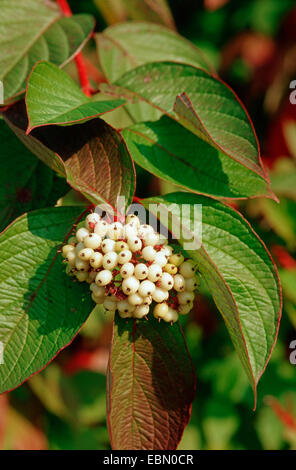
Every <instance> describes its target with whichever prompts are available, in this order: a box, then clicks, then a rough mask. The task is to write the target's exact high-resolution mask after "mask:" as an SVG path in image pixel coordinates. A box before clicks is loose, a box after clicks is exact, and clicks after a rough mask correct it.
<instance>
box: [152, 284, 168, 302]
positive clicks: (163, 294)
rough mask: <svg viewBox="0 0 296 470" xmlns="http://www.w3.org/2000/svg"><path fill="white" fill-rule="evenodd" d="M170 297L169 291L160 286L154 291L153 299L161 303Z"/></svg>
mask: <svg viewBox="0 0 296 470" xmlns="http://www.w3.org/2000/svg"><path fill="white" fill-rule="evenodd" d="M168 298H169V293H168V291H167V290H165V289H161V288H160V287H157V288H156V289H155V290H154V292H153V293H152V299H153V300H154V302H157V303H161V302H164V301H165V300H167V299H168Z"/></svg>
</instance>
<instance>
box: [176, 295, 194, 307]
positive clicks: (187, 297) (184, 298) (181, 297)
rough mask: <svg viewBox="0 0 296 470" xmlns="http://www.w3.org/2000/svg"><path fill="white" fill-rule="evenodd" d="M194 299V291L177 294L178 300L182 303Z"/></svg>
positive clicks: (187, 302)
mask: <svg viewBox="0 0 296 470" xmlns="http://www.w3.org/2000/svg"><path fill="white" fill-rule="evenodd" d="M193 300H194V293H193V292H180V293H179V294H178V301H179V303H180V304H181V305H182V304H183V305H185V304H190V302H193Z"/></svg>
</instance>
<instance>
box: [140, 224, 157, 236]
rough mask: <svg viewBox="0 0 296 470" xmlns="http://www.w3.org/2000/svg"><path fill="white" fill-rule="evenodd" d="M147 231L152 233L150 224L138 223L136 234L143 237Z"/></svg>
mask: <svg viewBox="0 0 296 470" xmlns="http://www.w3.org/2000/svg"><path fill="white" fill-rule="evenodd" d="M148 233H154V228H153V227H151V225H146V224H144V225H140V227H139V229H138V234H139V237H140V238H144V237H145V236H146V235H148Z"/></svg>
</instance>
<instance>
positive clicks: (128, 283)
mask: <svg viewBox="0 0 296 470" xmlns="http://www.w3.org/2000/svg"><path fill="white" fill-rule="evenodd" d="M139 285H140V282H139V281H138V279H136V278H135V277H134V276H131V277H128V278H127V279H124V281H122V290H123V293H124V294H125V295H131V294H135V293H136V292H137V290H138V288H139Z"/></svg>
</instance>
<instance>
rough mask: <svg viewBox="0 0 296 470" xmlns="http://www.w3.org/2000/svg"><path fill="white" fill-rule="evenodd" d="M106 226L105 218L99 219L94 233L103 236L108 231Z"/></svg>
mask: <svg viewBox="0 0 296 470" xmlns="http://www.w3.org/2000/svg"><path fill="white" fill-rule="evenodd" d="M108 226H109V224H108V223H107V222H106V221H105V220H100V221H99V222H97V223H96V225H95V228H94V233H96V234H97V235H100V237H102V238H103V237H104V236H105V235H106V233H107V232H108Z"/></svg>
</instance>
